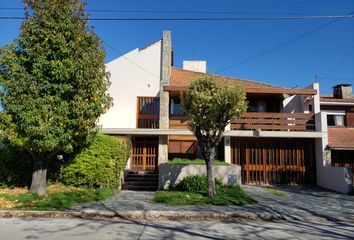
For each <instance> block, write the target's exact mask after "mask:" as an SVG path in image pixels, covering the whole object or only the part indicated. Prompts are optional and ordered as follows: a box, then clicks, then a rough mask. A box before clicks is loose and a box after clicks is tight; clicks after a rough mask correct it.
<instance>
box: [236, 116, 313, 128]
mask: <svg viewBox="0 0 354 240" xmlns="http://www.w3.org/2000/svg"><path fill="white" fill-rule="evenodd" d="M258 129H259V130H262V131H314V121H313V114H307V113H267V112H265V113H260V112H248V113H245V114H244V115H243V116H242V117H241V118H239V119H236V120H234V121H232V122H231V130H258Z"/></svg>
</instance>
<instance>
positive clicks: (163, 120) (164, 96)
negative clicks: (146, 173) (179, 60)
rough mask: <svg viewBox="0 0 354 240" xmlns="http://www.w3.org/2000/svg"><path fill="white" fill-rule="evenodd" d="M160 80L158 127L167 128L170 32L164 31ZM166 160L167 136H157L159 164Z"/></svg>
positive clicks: (170, 50)
mask: <svg viewBox="0 0 354 240" xmlns="http://www.w3.org/2000/svg"><path fill="white" fill-rule="evenodd" d="M161 48H162V50H161V80H160V119H159V128H160V129H168V128H169V121H168V120H169V101H170V100H169V94H168V92H165V91H164V90H163V87H164V86H166V85H168V84H169V83H170V78H171V64H172V63H171V60H172V59H171V58H172V45H171V32H170V31H164V32H163V36H162V45H161ZM167 160H168V137H167V136H160V137H159V164H160V163H163V162H166V161H167Z"/></svg>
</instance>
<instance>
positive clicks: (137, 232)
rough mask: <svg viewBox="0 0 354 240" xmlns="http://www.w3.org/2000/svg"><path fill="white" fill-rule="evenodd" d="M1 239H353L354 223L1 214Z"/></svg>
mask: <svg viewBox="0 0 354 240" xmlns="http://www.w3.org/2000/svg"><path fill="white" fill-rule="evenodd" d="M0 239H1V240H12V239H16V240H19V239H46V240H47V239H48V240H55V239H60V240H65V239H69V240H76V239H85V240H91V239H99V240H104V239H124V240H126V239H127V240H129V239H354V223H351V224H350V223H338V222H336V223H335V222H321V223H306V222H299V221H277V222H263V221H248V222H220V221H125V220H85V219H74V218H67V219H63V218H62V219H60V218H50V219H45V218H9V219H4V218H2V219H0Z"/></svg>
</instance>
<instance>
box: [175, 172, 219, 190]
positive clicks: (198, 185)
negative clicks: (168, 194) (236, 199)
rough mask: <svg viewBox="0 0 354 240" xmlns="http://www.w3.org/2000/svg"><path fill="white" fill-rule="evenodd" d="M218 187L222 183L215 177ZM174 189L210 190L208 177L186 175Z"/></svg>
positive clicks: (217, 187)
mask: <svg viewBox="0 0 354 240" xmlns="http://www.w3.org/2000/svg"><path fill="white" fill-rule="evenodd" d="M215 184H216V189H220V188H221V187H222V183H221V181H220V180H219V179H217V178H216V179H215ZM174 190H177V191H186V192H207V191H208V179H207V177H206V176H198V175H195V176H186V177H184V178H183V179H182V181H180V182H179V183H178V184H177V185H176V186H175V187H174Z"/></svg>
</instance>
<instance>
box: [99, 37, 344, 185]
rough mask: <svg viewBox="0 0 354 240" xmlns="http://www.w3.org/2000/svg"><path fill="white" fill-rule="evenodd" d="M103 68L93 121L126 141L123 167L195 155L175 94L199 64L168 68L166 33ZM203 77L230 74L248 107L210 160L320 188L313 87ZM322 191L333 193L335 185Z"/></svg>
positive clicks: (255, 175)
mask: <svg viewBox="0 0 354 240" xmlns="http://www.w3.org/2000/svg"><path fill="white" fill-rule="evenodd" d="M107 71H109V72H111V82H112V85H111V87H110V90H109V91H110V94H111V96H112V97H113V99H114V106H113V107H112V108H111V109H110V110H109V111H108V112H107V113H106V114H104V115H103V116H102V117H101V119H100V125H102V132H104V133H107V134H111V135H125V136H128V137H130V138H131V140H132V143H133V149H132V154H131V157H130V160H129V163H128V165H127V168H128V169H130V170H135V171H155V170H158V166H159V164H161V163H165V162H167V161H168V159H171V158H174V157H186V158H196V157H198V156H199V153H198V147H197V144H196V139H195V137H194V136H193V134H192V132H191V131H190V130H188V125H187V123H188V117H187V116H186V115H185V113H184V112H183V110H182V109H181V103H180V95H181V93H183V92H185V91H187V89H188V83H189V82H190V80H192V79H194V78H198V77H201V76H204V75H205V74H207V73H206V62H204V61H184V63H183V69H179V68H175V67H173V54H172V45H171V34H170V32H169V31H165V32H164V33H163V38H162V39H161V40H160V41H157V42H155V43H153V44H151V45H149V46H147V47H145V48H142V49H135V50H133V51H131V52H129V53H127V54H125V55H123V56H121V57H119V58H117V59H115V60H113V61H112V62H109V63H108V64H107ZM207 75H210V76H212V77H214V78H215V79H216V80H217V79H220V78H228V79H231V80H233V81H235V83H237V84H239V85H240V86H242V87H244V89H245V91H246V94H247V101H248V103H249V107H248V111H247V113H245V114H244V115H243V116H242V117H241V118H240V119H237V120H234V121H232V122H231V124H230V125H229V126H228V127H227V129H226V131H225V134H224V141H223V142H222V144H220V146H219V151H218V158H223V159H224V160H225V162H228V163H231V164H237V165H240V166H241V168H242V172H241V175H242V182H243V183H244V184H316V183H317V184H319V185H321V186H322V185H323V186H325V187H328V186H326V181H325V180H324V179H323V178H321V177H320V178H319V177H318V176H319V175H321V174H322V173H321V171H322V168H323V166H324V165H325V161H324V159H325V157H324V153H325V147H324V144H323V139H324V137H325V133H324V131H323V129H324V127H323V126H322V120H321V119H322V115H321V113H320V107H319V106H320V97H319V86H318V84H313V85H311V86H310V87H309V88H306V89H298V88H295V89H289V88H283V87H279V86H273V85H269V84H265V83H260V82H255V81H249V80H242V79H238V78H230V77H225V76H218V75H212V74H207ZM316 166H317V168H316ZM318 166H320V168H319V167H318ZM319 169H320V170H321V171H320V172H319ZM326 171H329V172H331V171H333V169H332V168H331V167H327V168H326ZM321 176H322V175H321ZM339 177H341V176H339ZM343 181H344V180H343ZM343 181H342V182H343ZM322 182H324V183H322ZM342 182H340V183H339V184H342ZM329 188H331V189H335V190H338V189H337V188H338V186H334V188H333V187H332V186H330V187H329ZM338 191H341V189H339V190H338Z"/></svg>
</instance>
